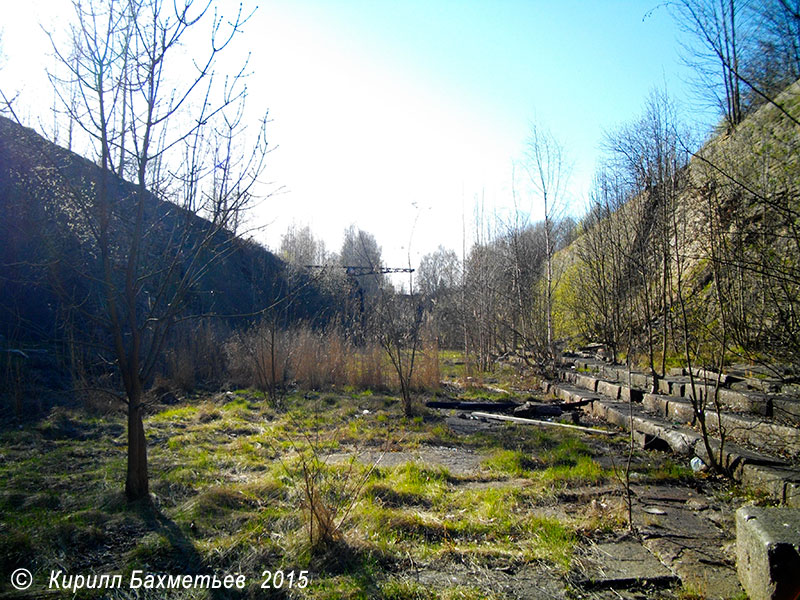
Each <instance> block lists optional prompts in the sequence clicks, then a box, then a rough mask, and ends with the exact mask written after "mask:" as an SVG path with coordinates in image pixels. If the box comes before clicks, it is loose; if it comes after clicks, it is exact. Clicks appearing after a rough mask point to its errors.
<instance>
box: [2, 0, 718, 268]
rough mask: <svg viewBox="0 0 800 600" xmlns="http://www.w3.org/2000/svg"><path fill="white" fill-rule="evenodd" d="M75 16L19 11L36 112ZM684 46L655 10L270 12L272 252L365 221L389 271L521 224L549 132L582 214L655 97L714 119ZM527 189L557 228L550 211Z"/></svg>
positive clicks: (310, 5)
mask: <svg viewBox="0 0 800 600" xmlns="http://www.w3.org/2000/svg"><path fill="white" fill-rule="evenodd" d="M65 5H68V3H67V2H64V1H63V0H55V1H53V0H49V1H45V0H40V1H39V2H32V3H28V4H26V5H24V7H23V5H21V4H19V3H15V5H14V6H20V8H19V9H11V14H8V10H9V8H8V7H7V8H6V18H5V26H4V33H3V51H4V53H5V55H6V61H5V65H4V67H3V68H2V70H0V85H2V86H3V89H4V90H6V91H8V89H9V88H11V89H12V91H13V90H14V89H22V92H23V95H22V96H21V97H20V98H21V100H20V101H23V99H24V100H25V101H26V103H28V104H30V105H35V104H36V99H37V98H38V100H39V101H41V98H42V97H48V96H47V95H46V94H42V93H41V91H38V92H37V91H36V90H37V89H40V88H37V86H41V85H44V84H43V83H37V82H36V78H35V77H34V76H32V75H31V74H32V73H34V72H35V71H37V70H41V69H43V67H44V66H45V65H46V64H50V63H49V62H48V61H51V59H49V58H48V57H47V45H46V43H45V42H46V40H44V39H42V38H43V34H42V33H41V30H40V29H39V27H38V24H37V21H44V22H45V25H48V24H49V26H52V27H59V26H61V25H63V22H64V17H63V15H62V16H59V13H58V12H57V11H58V10H63V7H64V6H65ZM221 5H222V6H223V8H224V7H226V6H230V8H231V10H233V9H234V6H235V5H238V2H233V1H232V0H230V1H224V2H222V3H221ZM14 10H18V11H19V13H18V14H16V15H15V14H13V11H14ZM11 23H14V24H15V25H14V26H13V27H12V26H11V25H10V24H11ZM677 36H678V30H677V28H676V26H675V25H674V23H673V21H672V18H671V16H670V15H669V13H668V11H667V10H666V9H665V8H664V7H662V6H660V2H658V1H650V0H642V1H636V0H627V1H623V0H598V1H594V2H590V1H585V2H580V1H576V0H567V1H543V0H542V1H539V0H528V1H522V0H460V1H441V0H428V1H419V0H403V1H399V0H398V1H391V2H390V1H385V0H372V1H355V0H352V1H348V0H265V1H264V2H261V3H260V6H259V9H258V11H257V13H256V16H255V17H254V18H253V20H252V21H251V22H250V23H249V24H248V27H247V30H246V32H245V34H244V35H243V36H242V37H241V39H240V40H239V45H240V50H241V49H247V50H250V51H252V53H253V61H252V66H253V69H254V74H253V76H252V77H251V81H250V84H249V87H250V94H251V95H250V104H251V108H253V109H254V113H253V114H254V116H255V114H256V113H257V112H258V111H259V110H263V109H264V108H267V107H268V108H269V111H270V117H271V119H272V123H271V124H270V131H271V135H270V137H271V141H272V143H273V144H275V145H276V146H277V149H276V150H275V152H274V153H273V154H272V155H271V157H270V165H269V167H268V172H267V178H268V179H269V180H270V181H271V182H273V184H274V185H275V186H282V192H281V193H280V194H278V195H276V196H274V197H273V198H271V199H270V200H268V201H267V202H265V203H264V204H263V205H262V207H261V208H260V209H259V210H258V212H256V213H255V214H253V215H252V219H251V221H252V223H253V224H255V225H266V229H265V230H264V231H263V232H261V233H259V234H258V236H259V238H260V239H261V240H263V241H265V242H266V243H267V244H269V245H270V246H272V247H276V246H277V245H278V243H279V241H280V235H281V234H282V233H283V232H284V231H285V230H286V227H287V226H288V225H289V224H290V223H292V222H293V221H294V222H296V223H298V224H301V225H304V224H309V225H310V226H311V227H312V229H313V230H314V231H315V232H316V233H317V234H318V235H319V236H320V237H322V238H323V239H324V240H325V242H326V244H327V245H328V247H329V249H331V250H335V249H337V248H338V246H339V244H340V242H341V235H342V232H343V230H344V228H345V227H347V226H348V225H349V224H350V223H356V224H357V225H359V226H360V227H361V228H363V229H365V230H367V231H370V232H371V233H373V234H374V235H375V236H376V237H377V239H378V242H379V244H380V245H381V246H382V247H383V251H384V260H385V262H386V263H387V264H389V265H390V266H405V264H406V263H407V262H408V258H409V250H410V255H411V262H412V265H416V263H417V262H418V259H419V256H421V255H422V254H424V253H426V252H429V251H431V250H433V249H435V248H436V247H437V246H438V245H439V244H443V245H445V246H449V247H452V248H454V249H456V250H458V251H459V252H460V249H461V246H462V231H463V228H462V215H463V216H464V219H465V220H466V223H467V225H466V230H467V237H468V239H467V244H468V245H469V243H470V239H469V238H470V236H471V232H472V231H473V229H474V226H473V225H472V224H471V222H472V220H473V207H474V204H475V202H476V199H478V198H483V201H484V204H485V206H486V208H487V211H488V212H491V211H497V212H498V213H499V214H501V215H503V214H507V212H508V210H509V208H510V206H511V193H512V189H511V188H512V185H511V165H512V161H513V160H515V159H519V158H520V157H521V155H522V150H523V145H524V142H525V139H526V137H527V133H528V131H529V128H530V124H531V123H532V122H534V121H535V122H537V123H539V124H540V125H543V126H545V127H547V128H549V129H550V130H551V131H552V133H553V134H554V135H555V136H556V137H557V138H558V139H559V140H560V141H561V143H562V144H563V146H564V148H565V150H566V154H567V156H568V157H569V161H570V163H571V164H572V178H571V183H570V186H569V188H568V196H569V198H568V200H569V202H570V211H571V212H572V213H573V214H576V215H578V214H580V213H581V212H582V208H583V206H584V205H585V198H586V193H587V190H588V187H589V183H590V179H591V175H592V172H593V170H594V168H595V165H596V163H597V161H598V160H599V158H600V157H601V155H602V152H601V149H600V144H601V142H602V138H603V134H604V132H606V131H609V130H613V129H614V128H615V127H617V126H619V125H620V124H622V123H624V122H626V121H630V120H632V119H634V118H636V117H637V116H638V115H639V113H640V112H641V111H642V108H643V106H644V102H645V99H646V97H647V95H648V93H649V92H650V90H651V89H652V88H653V87H664V86H666V87H667V89H668V90H669V92H670V93H671V94H672V96H673V97H674V98H675V99H676V100H677V101H678V102H679V104H681V105H682V107H683V110H684V114H685V115H687V118H690V119H696V120H698V121H700V122H701V123H706V124H707V123H708V122H709V121H710V120H711V119H712V118H713V117H712V115H709V114H708V113H707V112H702V111H699V109H698V108H697V103H696V102H695V101H694V100H693V96H692V92H691V90H690V87H689V85H688V84H687V83H686V80H688V79H689V78H690V77H691V74H690V72H689V71H688V69H686V68H685V67H684V66H682V64H681V61H680V57H679V44H678V41H677ZM23 73H24V74H25V75H23ZM48 100H49V98H48ZM41 110H42V109H35V108H31V109H30V111H31V112H30V113H29V114H30V115H35V114H37V113H38V112H40V111H41ZM44 110H46V106H45V108H44ZM34 124H35V123H34ZM517 192H518V204H519V206H520V208H522V209H524V210H527V211H529V212H530V213H531V218H532V220H537V219H538V218H541V214H540V211H541V206H540V203H539V202H538V199H537V198H535V197H533V196H531V195H530V194H527V193H524V190H522V189H521V188H518V189H517Z"/></svg>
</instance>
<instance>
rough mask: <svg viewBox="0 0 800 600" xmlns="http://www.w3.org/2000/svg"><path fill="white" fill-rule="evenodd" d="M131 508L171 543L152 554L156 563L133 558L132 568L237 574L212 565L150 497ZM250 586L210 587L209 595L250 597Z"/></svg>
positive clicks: (148, 527) (214, 597)
mask: <svg viewBox="0 0 800 600" xmlns="http://www.w3.org/2000/svg"><path fill="white" fill-rule="evenodd" d="M128 509H129V510H130V512H131V513H133V514H136V515H137V516H139V517H140V518H141V519H142V521H143V523H144V525H145V527H146V530H147V531H148V532H149V533H155V534H157V535H158V536H160V537H161V538H162V539H163V540H165V541H166V542H167V544H168V546H163V545H162V546H160V547H159V548H158V551H157V552H155V553H153V554H152V555H151V556H150V557H149V558H151V559H154V561H153V562H154V563H155V564H147V565H145V564H135V562H133V560H132V561H131V563H130V564H129V566H130V568H131V569H142V570H143V571H144V572H145V573H151V572H153V570H154V569H155V570H158V571H159V572H162V573H164V572H166V573H169V574H170V575H214V574H215V573H216V574H217V575H218V577H219V579H220V580H222V578H223V577H225V576H226V575H236V574H237V573H234V572H232V571H230V572H219V571H216V570H214V569H211V568H210V567H209V566H208V564H207V563H206V561H205V560H203V557H202V556H201V555H200V553H199V552H198V551H197V549H196V548H195V546H194V543H193V542H192V540H191V539H190V538H189V537H187V535H186V534H185V533H184V531H183V530H182V529H181V528H180V527H179V526H178V524H177V523H175V521H173V520H172V519H170V518H169V517H168V516H166V515H165V514H164V513H163V512H161V511H160V510H159V509H158V507H157V506H155V505H154V504H153V503H152V501H151V500H150V499H147V500H141V501H138V502H134V503H131V504H129V505H128ZM143 558H144V557H143ZM248 583H250V581H248ZM247 589H248V586H245V589H244V590H240V589H237V588H233V589H225V588H220V589H213V588H212V589H208V590H207V593H208V596H207V597H208V598H211V599H212V600H225V599H231V598H232V599H236V598H247V597H248V596H247ZM276 591H278V590H276ZM167 594H169V592H167ZM261 597H266V598H284V597H285V596H284V595H283V594H282V593H281V594H278V595H267V596H261Z"/></svg>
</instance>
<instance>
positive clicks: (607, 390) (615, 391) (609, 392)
mask: <svg viewBox="0 0 800 600" xmlns="http://www.w3.org/2000/svg"><path fill="white" fill-rule="evenodd" d="M597 393H598V394H603V396H607V397H609V398H611V399H612V400H617V399H619V393H620V386H619V385H617V384H616V383H611V382H609V381H598V382H597Z"/></svg>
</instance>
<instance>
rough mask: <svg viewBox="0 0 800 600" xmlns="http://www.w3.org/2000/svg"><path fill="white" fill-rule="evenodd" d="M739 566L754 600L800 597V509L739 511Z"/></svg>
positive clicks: (752, 509)
mask: <svg viewBox="0 0 800 600" xmlns="http://www.w3.org/2000/svg"><path fill="white" fill-rule="evenodd" d="M736 569H737V572H738V574H739V581H740V582H741V584H742V587H743V588H744V590H745V591H746V592H747V595H748V596H749V597H750V600H797V598H800V576H798V573H800V509H792V508H763V507H756V506H743V507H742V508H740V509H739V510H738V511H736Z"/></svg>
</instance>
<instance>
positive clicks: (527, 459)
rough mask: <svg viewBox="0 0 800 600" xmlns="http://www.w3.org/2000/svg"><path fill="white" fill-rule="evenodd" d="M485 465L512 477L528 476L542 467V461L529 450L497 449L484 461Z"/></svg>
mask: <svg viewBox="0 0 800 600" xmlns="http://www.w3.org/2000/svg"><path fill="white" fill-rule="evenodd" d="M483 466H484V467H486V468H488V469H490V470H491V471H493V472H496V473H500V474H502V475H509V476H512V477H528V476H530V475H531V473H532V472H533V471H534V470H536V469H539V468H541V467H542V462H541V461H537V460H536V459H534V458H533V457H532V456H530V454H529V453H528V452H522V451H520V450H495V451H494V452H493V453H492V454H491V455H490V456H489V458H487V459H485V460H484V461H483Z"/></svg>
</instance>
